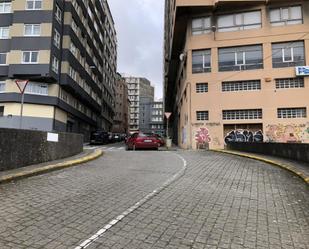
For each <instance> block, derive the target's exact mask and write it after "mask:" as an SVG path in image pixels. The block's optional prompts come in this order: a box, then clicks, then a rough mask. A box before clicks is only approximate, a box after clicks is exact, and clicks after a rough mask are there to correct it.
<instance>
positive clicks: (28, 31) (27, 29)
mask: <svg viewBox="0 0 309 249" xmlns="http://www.w3.org/2000/svg"><path fill="white" fill-rule="evenodd" d="M31 34H32V25H25V35H31Z"/></svg>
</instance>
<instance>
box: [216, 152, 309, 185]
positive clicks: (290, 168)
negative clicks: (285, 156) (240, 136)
mask: <svg viewBox="0 0 309 249" xmlns="http://www.w3.org/2000/svg"><path fill="white" fill-rule="evenodd" d="M211 151H214V152H221V153H226V154H231V155H235V156H241V157H246V158H250V159H254V160H258V161H261V162H264V163H268V164H271V165H274V166H277V167H280V168H282V169H285V170H287V171H290V172H292V173H293V174H295V175H297V176H299V177H300V178H301V179H302V180H304V181H305V182H306V183H307V184H309V177H308V176H306V175H305V174H303V173H301V172H299V171H297V170H295V169H294V168H293V167H291V166H289V165H287V164H284V163H280V162H277V161H273V160H270V159H266V158H263V157H258V156H253V155H248V154H243V153H239V152H236V151H230V150H216V149H213V150H211Z"/></svg>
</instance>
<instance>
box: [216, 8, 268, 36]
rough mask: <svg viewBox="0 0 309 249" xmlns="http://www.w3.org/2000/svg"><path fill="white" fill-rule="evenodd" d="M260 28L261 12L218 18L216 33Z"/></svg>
mask: <svg viewBox="0 0 309 249" xmlns="http://www.w3.org/2000/svg"><path fill="white" fill-rule="evenodd" d="M261 27H262V17H261V11H259V10H258V11H250V12H243V13H235V14H230V15H221V16H218V32H228V31H238V30H247V29H256V28H261Z"/></svg>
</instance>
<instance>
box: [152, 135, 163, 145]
mask: <svg viewBox="0 0 309 249" xmlns="http://www.w3.org/2000/svg"><path fill="white" fill-rule="evenodd" d="M154 135H155V136H156V138H157V139H158V140H159V143H160V146H164V145H165V140H164V138H163V137H161V136H160V135H159V134H154Z"/></svg>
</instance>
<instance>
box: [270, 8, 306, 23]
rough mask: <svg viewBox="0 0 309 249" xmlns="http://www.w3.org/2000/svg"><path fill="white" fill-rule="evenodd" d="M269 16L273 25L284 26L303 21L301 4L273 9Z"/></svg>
mask: <svg viewBox="0 0 309 249" xmlns="http://www.w3.org/2000/svg"><path fill="white" fill-rule="evenodd" d="M269 16H270V23H271V25H272V26H284V25H292V24H302V23H303V15H302V7H301V6H290V7H282V8H275V9H271V10H270V12H269Z"/></svg>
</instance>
